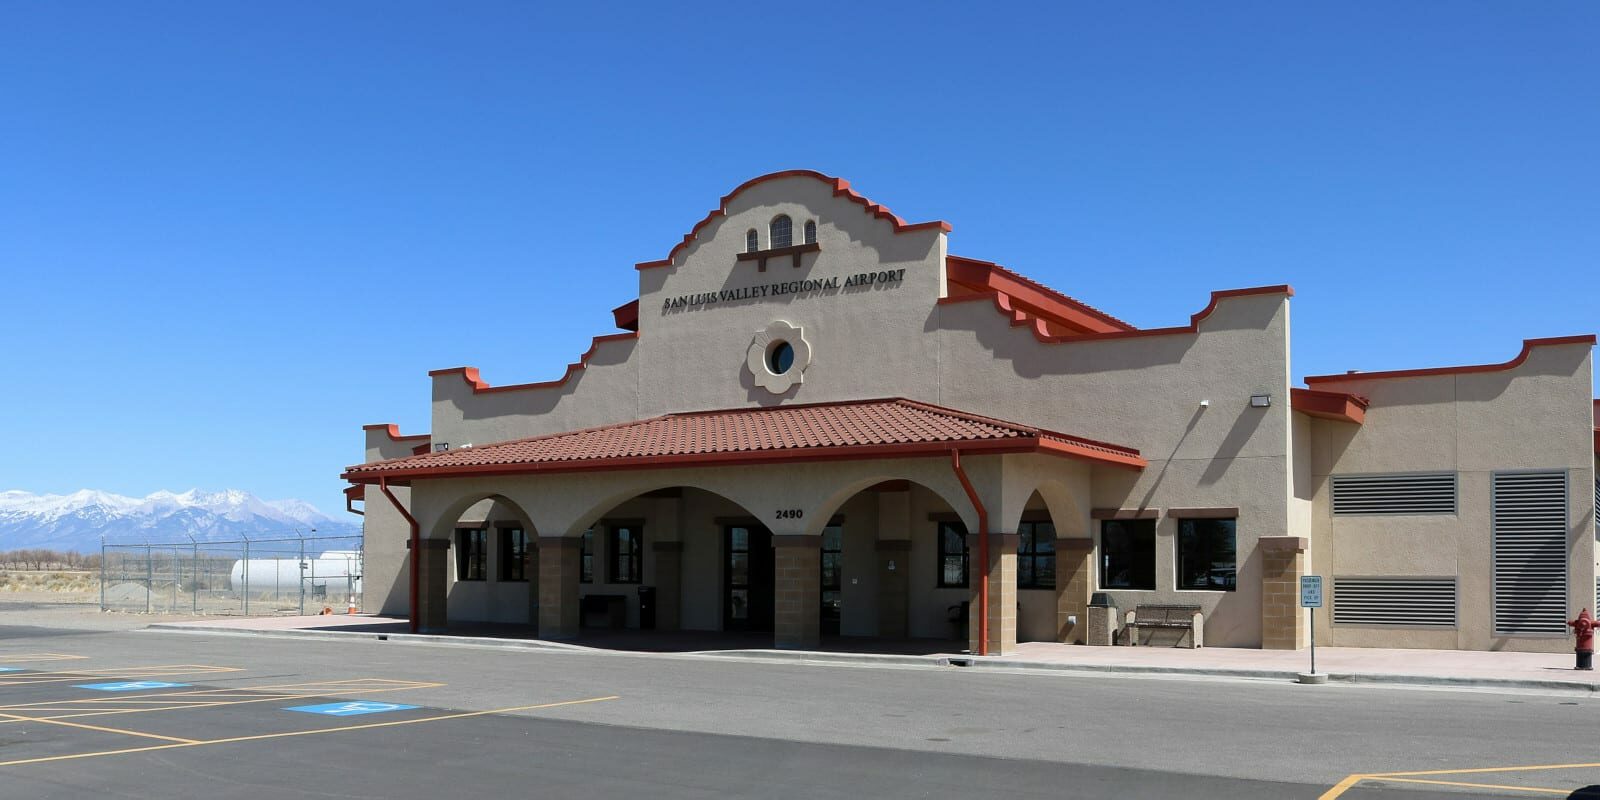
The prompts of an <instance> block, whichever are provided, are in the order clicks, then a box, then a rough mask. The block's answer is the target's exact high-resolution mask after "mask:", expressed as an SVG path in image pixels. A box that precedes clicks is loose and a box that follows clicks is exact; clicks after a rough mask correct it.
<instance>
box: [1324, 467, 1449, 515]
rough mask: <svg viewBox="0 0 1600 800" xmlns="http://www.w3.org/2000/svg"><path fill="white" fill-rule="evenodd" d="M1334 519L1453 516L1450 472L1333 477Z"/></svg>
mask: <svg viewBox="0 0 1600 800" xmlns="http://www.w3.org/2000/svg"><path fill="white" fill-rule="evenodd" d="M1333 513H1334V515H1335V516H1341V517H1343V516H1356V515H1361V514H1454V513H1456V475H1455V473H1454V472H1412V473H1405V474H1390V475H1335V476H1333Z"/></svg>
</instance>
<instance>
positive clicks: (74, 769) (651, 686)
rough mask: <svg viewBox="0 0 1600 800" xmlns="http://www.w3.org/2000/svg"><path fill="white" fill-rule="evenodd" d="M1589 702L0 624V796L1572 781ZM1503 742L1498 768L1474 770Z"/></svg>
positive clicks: (1319, 794)
mask: <svg viewBox="0 0 1600 800" xmlns="http://www.w3.org/2000/svg"><path fill="white" fill-rule="evenodd" d="M1596 713H1600V702H1596V701H1594V700H1589V699H1582V700H1574V699H1572V698H1570V697H1547V696H1539V695H1522V696H1506V695H1492V694H1483V693H1477V694H1474V693H1465V692H1430V691H1398V690H1391V689H1363V688H1350V687H1297V686H1281V685H1276V684H1263V683H1252V682H1242V681H1234V682H1222V681H1214V682H1201V681H1179V680H1158V679H1133V678H1117V677H1109V676H1046V675H1013V674H1005V673H987V674H977V673H973V672H971V671H963V670H960V669H959V668H944V669H922V668H858V667H841V666H832V665H821V664H788V663H772V662H760V663H758V662H743V661H738V660H730V659H720V660H719V659H705V658H699V659H696V658H685V657H672V656H667V657H663V656H641V655H594V654H588V655H586V654H573V653H557V652H527V651H523V652H505V651H499V650H493V649H476V648H465V647H455V646H423V645H398V644H391V643H378V642H373V641H360V642H329V641H309V640H286V639H275V638H268V637H247V636H211V635H199V634H173V633H153V632H140V631H136V630H97V631H86V630H74V629H70V628H66V627H61V628H54V627H43V626H22V627H18V626H9V627H8V626H4V625H3V624H0V797H5V798H9V797H18V798H22V797H27V798H77V797H84V796H88V795H95V796H110V797H119V796H127V797H162V796H170V797H216V798H254V797H370V798H411V797H416V798H423V797H439V796H448V795H461V794H466V793H470V794H481V793H488V792H504V793H510V794H514V795H518V796H527V795H537V796H540V797H577V796H584V797H637V796H648V797H652V798H654V797H682V798H689V797H696V798H698V797H709V796H735V797H799V796H806V797H839V798H845V797H862V796H882V797H945V796H950V795H952V794H967V793H983V794H987V795H990V796H999V797H1052V798H1062V797H1067V798H1116V797H1169V796H1170V797H1180V796H1181V797H1185V798H1229V799H1230V800H1249V799H1250V798H1299V797H1304V798H1334V797H1338V798H1344V799H1345V800H1374V799H1376V798H1391V799H1396V798H1403V799H1404V800H1423V799H1424V798H1434V797H1440V798H1443V797H1456V798H1459V797H1461V796H1463V794H1466V795H1468V796H1471V795H1479V796H1527V797H1535V796H1550V797H1588V796H1590V795H1585V794H1582V793H1581V791H1582V787H1584V786H1588V785H1590V784H1591V783H1595V782H1600V764H1587V765H1585V764H1583V763H1582V762H1584V761H1587V760H1589V759H1586V758H1583V757H1582V753H1583V752H1585V751H1584V750H1583V749H1582V748H1581V747H1580V748H1577V749H1572V748H1567V749H1562V747H1561V745H1562V743H1563V742H1570V741H1572V740H1573V739H1574V738H1576V737H1581V736H1587V737H1589V738H1592V736H1593V734H1594V731H1596V730H1600V727H1597V726H1596V725H1595V724H1594V722H1593V720H1594V719H1595V714H1596ZM1554 755H1560V756H1565V758H1550V757H1546V756H1554ZM1573 756H1577V757H1573ZM1597 760H1600V759H1597ZM1493 767H1507V768H1510V769H1506V770H1500V771H1494V772H1470V771H1462V770H1473V769H1479V770H1482V769H1489V768H1493ZM1530 767H1541V769H1531V768H1530ZM1452 770H1454V771H1453V772H1452ZM1405 773H1409V774H1405Z"/></svg>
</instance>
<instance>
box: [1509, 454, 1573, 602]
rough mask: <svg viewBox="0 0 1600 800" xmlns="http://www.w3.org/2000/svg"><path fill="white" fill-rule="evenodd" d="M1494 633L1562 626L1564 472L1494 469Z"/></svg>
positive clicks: (1563, 595)
mask: <svg viewBox="0 0 1600 800" xmlns="http://www.w3.org/2000/svg"><path fill="white" fill-rule="evenodd" d="M1493 502H1494V511H1493V524H1494V632H1495V633H1497V634H1499V633H1506V634H1517V633H1553V634H1562V633H1565V632H1566V630H1567V473H1566V472H1564V471H1562V472H1497V473H1495V475H1494V489H1493Z"/></svg>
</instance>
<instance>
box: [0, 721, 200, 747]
mask: <svg viewBox="0 0 1600 800" xmlns="http://www.w3.org/2000/svg"><path fill="white" fill-rule="evenodd" d="M0 717H5V718H7V719H10V720H12V721H14V722H38V723H41V724H44V725H60V726H63V727H67V728H81V729H83V730H90V731H98V732H100V733H116V734H121V735H123V736H138V737H141V738H145V739H161V740H162V741H167V742H183V743H185V744H194V743H195V742H196V741H197V740H195V739H184V738H182V737H179V736H162V735H161V734H159V733H144V732H143V731H129V730H123V729H121V728H105V727H101V726H99V725H85V724H84V723H81V722H64V721H62V720H58V719H41V718H39V717H23V716H19V715H16V714H0Z"/></svg>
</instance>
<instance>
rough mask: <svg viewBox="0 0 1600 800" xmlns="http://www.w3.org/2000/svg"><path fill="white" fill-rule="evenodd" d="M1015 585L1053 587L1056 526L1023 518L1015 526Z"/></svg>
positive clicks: (1040, 587) (1022, 587)
mask: <svg viewBox="0 0 1600 800" xmlns="http://www.w3.org/2000/svg"><path fill="white" fill-rule="evenodd" d="M1017 588H1018V589H1054V588H1056V526H1055V524H1054V523H1050V522H1023V523H1022V524H1020V525H1018V526H1017Z"/></svg>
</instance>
